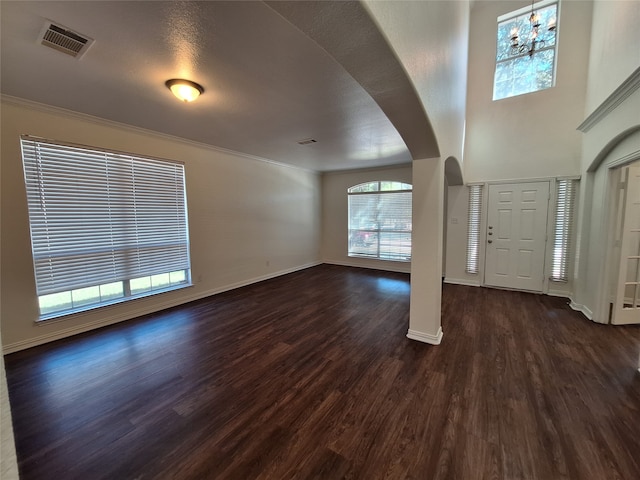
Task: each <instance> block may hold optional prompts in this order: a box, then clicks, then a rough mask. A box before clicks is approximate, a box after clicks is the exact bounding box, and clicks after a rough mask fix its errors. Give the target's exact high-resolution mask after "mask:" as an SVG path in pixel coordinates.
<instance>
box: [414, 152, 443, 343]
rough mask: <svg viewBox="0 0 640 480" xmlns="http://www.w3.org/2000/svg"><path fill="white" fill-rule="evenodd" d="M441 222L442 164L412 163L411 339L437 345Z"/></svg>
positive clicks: (433, 160)
mask: <svg viewBox="0 0 640 480" xmlns="http://www.w3.org/2000/svg"><path fill="white" fill-rule="evenodd" d="M443 219H444V161H443V160H442V159H441V158H427V159H422V160H414V162H413V229H412V241H411V245H412V247H411V250H412V251H411V307H410V312H409V332H408V333H407V337H409V338H411V339H412V340H418V341H420V342H425V343H430V344H433V345H438V344H440V341H441V340H442V327H441V323H440V310H441V306H440V302H441V299H442V229H443V227H442V224H443V223H442V222H443Z"/></svg>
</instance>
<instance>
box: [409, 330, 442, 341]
mask: <svg viewBox="0 0 640 480" xmlns="http://www.w3.org/2000/svg"><path fill="white" fill-rule="evenodd" d="M407 338H410V339H411V340H417V341H418V342H423V343H428V344H430V345H440V342H442V327H438V333H436V334H435V335H431V334H430V333H424V332H418V331H417V330H411V329H409V331H408V332H407Z"/></svg>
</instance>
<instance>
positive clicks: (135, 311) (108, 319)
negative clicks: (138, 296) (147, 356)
mask: <svg viewBox="0 0 640 480" xmlns="http://www.w3.org/2000/svg"><path fill="white" fill-rule="evenodd" d="M321 264H322V262H312V263H307V264H304V265H300V266H297V267H293V268H288V269H285V270H280V271H278V272H273V273H269V274H267V275H261V276H259V277H254V278H250V279H247V280H243V281H241V282H236V283H232V284H229V285H225V286H223V287H218V288H214V289H211V290H206V291H203V292H197V293H195V294H191V295H185V296H181V297H180V298H179V299H177V300H176V299H173V300H169V301H160V302H154V304H153V305H146V306H144V307H140V308H127V311H126V312H123V313H118V314H112V315H107V316H105V317H104V318H102V319H100V320H96V321H93V322H86V323H83V324H82V325H76V326H74V327H70V328H66V329H63V330H56V331H55V332H51V333H46V334H44V335H39V336H37V337H32V338H29V339H26V340H20V341H18V342H14V343H9V344H6V345H3V346H2V351H3V354H8V353H14V352H18V351H20V350H25V349H27V348H31V347H35V346H38V345H42V344H45V343H49V342H53V341H55V340H60V339H63V338H67V337H71V336H73V335H77V334H80V333H85V332H89V331H91V330H95V329H97V328H101V327H106V326H108V325H113V324H115V323H119V322H123V321H126V320H131V319H133V318H137V317H141V316H143V315H148V314H151V313H155V312H159V311H162V310H166V309H167V308H172V307H177V306H178V305H183V304H185V303H189V302H193V301H195V300H200V299H201V298H206V297H210V296H212V295H217V294H218V293H223V292H227V291H229V290H234V289H236V288H240V287H245V286H247V285H251V284H253V283H258V282H262V281H264V280H269V279H271V278H276V277H280V276H282V275H286V274H288V273H293V272H297V271H299V270H304V269H307V268H311V267H315V266H317V265H321ZM147 298H148V297H147ZM155 298H160V296H155ZM134 301H135V300H134ZM119 305H122V304H119ZM104 308H108V307H104ZM53 321H55V320H53ZM59 321H63V320H59ZM50 322H52V320H49V321H48V322H44V323H42V324H41V325H40V326H42V327H45V326H46V325H47V323H49V324H50Z"/></svg>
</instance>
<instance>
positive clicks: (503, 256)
mask: <svg viewBox="0 0 640 480" xmlns="http://www.w3.org/2000/svg"><path fill="white" fill-rule="evenodd" d="M548 210H549V182H548V181H544V182H530V183H512V184H496V185H489V197H488V211H487V229H486V239H485V240H486V245H485V247H486V250H485V251H486V254H485V279H484V283H485V285H487V286H491V287H500V288H512V289H518V290H528V291H532V292H542V290H543V286H544V271H545V270H544V263H545V249H546V240H547V216H548Z"/></svg>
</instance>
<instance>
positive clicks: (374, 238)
mask: <svg viewBox="0 0 640 480" xmlns="http://www.w3.org/2000/svg"><path fill="white" fill-rule="evenodd" d="M411 194H412V186H411V185H410V184H408V183H402V182H393V181H376V182H368V183H362V184H360V185H355V186H353V187H351V188H349V189H348V190H347V195H348V198H349V250H348V255H349V256H350V257H366V258H376V259H380V260H391V261H397V262H409V261H411V222H412V217H411Z"/></svg>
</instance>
